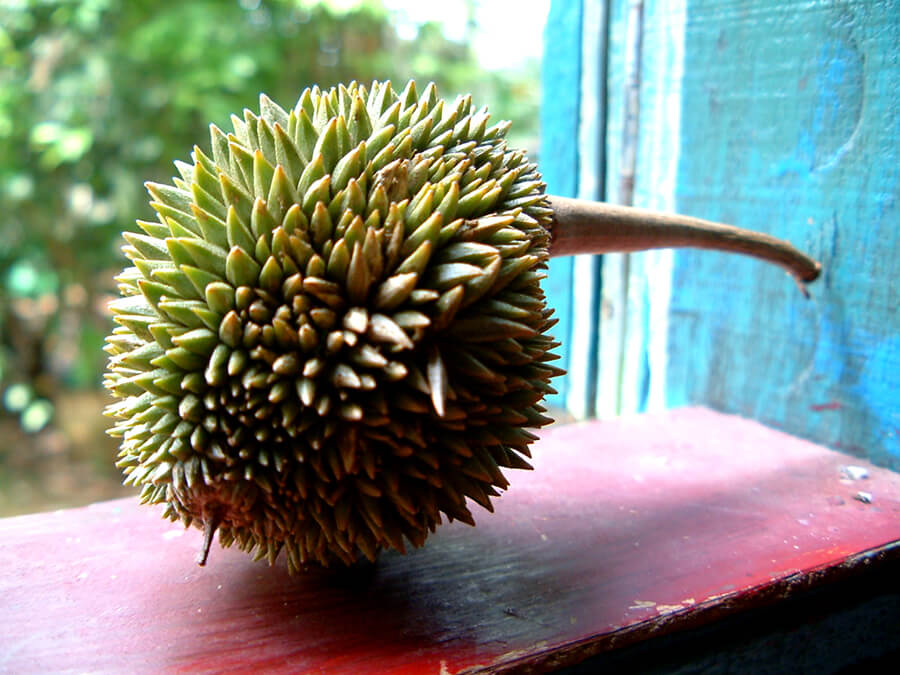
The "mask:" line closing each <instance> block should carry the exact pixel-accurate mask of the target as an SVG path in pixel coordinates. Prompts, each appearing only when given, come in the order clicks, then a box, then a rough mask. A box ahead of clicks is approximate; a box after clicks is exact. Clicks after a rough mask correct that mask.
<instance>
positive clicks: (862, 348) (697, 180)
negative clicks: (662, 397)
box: [666, 0, 900, 468]
mask: <svg viewBox="0 0 900 675" xmlns="http://www.w3.org/2000/svg"><path fill="white" fill-rule="evenodd" d="M687 8H688V11H687V21H686V24H685V32H684V46H685V47H684V59H685V61H684V67H683V73H684V75H683V79H682V81H681V101H682V107H681V131H680V144H681V150H680V164H679V169H678V182H677V188H676V193H675V196H676V203H677V208H678V209H679V210H680V211H682V212H684V213H688V214H691V215H696V216H701V217H706V218H710V219H714V220H721V221H724V222H733V223H737V224H741V225H745V226H748V227H752V228H757V229H761V230H765V231H767V232H771V233H773V234H776V235H778V236H781V237H785V238H788V239H790V240H791V241H793V242H795V243H796V244H797V245H798V246H799V247H801V248H805V249H808V250H810V251H811V252H812V253H813V254H815V255H817V256H819V257H820V259H821V260H822V262H823V264H824V266H825V276H824V279H823V280H822V281H821V282H819V283H818V284H816V285H815V286H813V287H812V289H811V290H812V293H813V296H814V300H813V301H812V302H805V301H804V300H803V299H802V298H801V297H800V295H799V294H798V293H796V291H795V289H794V288H793V287H792V284H791V283H789V282H786V281H785V279H784V276H783V275H782V274H781V273H779V272H778V271H777V270H772V269H768V268H766V267H765V266H763V265H761V264H758V263H756V262H752V261H744V260H735V259H733V258H730V257H726V256H722V255H714V254H706V253H703V254H700V253H696V254H695V253H679V254H678V255H677V257H676V262H675V269H674V277H673V289H674V290H673V294H672V300H671V315H670V321H669V329H668V341H669V345H668V357H669V363H668V374H667V379H666V385H667V401H668V403H669V404H670V405H682V404H685V403H688V402H702V403H704V404H708V405H712V406H714V407H716V408H718V409H721V410H726V411H730V412H737V413H740V414H744V415H748V416H752V417H754V418H756V419H759V420H762V421H765V422H767V423H771V424H774V425H776V426H778V427H781V428H784V429H787V430H789V431H791V432H793V433H798V434H801V435H803V436H805V437H807V438H811V439H815V440H816V441H818V442H822V443H825V444H827V445H829V446H831V447H835V448H842V449H845V450H847V451H850V452H853V453H856V454H859V455H863V456H867V457H869V458H871V459H872V460H874V461H875V462H877V463H879V464H882V465H890V466H893V467H894V468H900V283H898V281H897V279H898V276H900V229H898V228H900V3H898V2H896V1H895V0H889V1H884V0H882V1H870V0H859V1H852V0H847V1H844V2H824V1H822V2H806V1H804V2H800V1H791V2H768V1H766V2H762V1H756V2H748V1H745V0H741V1H735V0H732V1H727V2H723V1H722V0H691V1H690V2H688V3H687Z"/></svg>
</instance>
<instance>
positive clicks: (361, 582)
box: [0, 409, 900, 673]
mask: <svg viewBox="0 0 900 675" xmlns="http://www.w3.org/2000/svg"><path fill="white" fill-rule="evenodd" d="M850 459H851V458H849V457H848V456H846V455H842V454H839V453H835V452H832V451H829V450H826V449H824V448H822V447H820V446H817V445H813V444H811V443H809V442H806V441H802V440H799V439H796V438H793V437H790V436H787V435H785V434H783V433H780V432H777V431H772V430H770V429H767V428H765V427H763V426H761V425H759V424H757V423H755V422H751V421H746V420H742V419H739V418H736V417H730V416H725V415H722V414H719V413H714V412H712V411H709V410H704V409H684V410H679V411H673V412H670V413H666V414H662V415H658V416H648V417H635V418H630V419H622V420H619V421H615V422H608V423H589V424H582V425H574V426H563V427H557V428H554V429H552V430H550V431H547V432H545V433H544V434H543V437H542V439H541V440H540V441H539V442H538V443H537V444H536V448H535V468H536V470H535V471H534V472H516V473H515V475H513V476H511V478H512V487H511V489H510V490H509V492H508V494H506V495H504V496H503V497H502V498H501V499H500V500H498V502H497V509H496V513H495V514H493V515H489V514H487V513H484V512H481V513H480V514H478V515H477V516H476V517H477V520H478V526H477V527H476V528H469V527H466V526H464V525H460V524H453V525H449V526H444V527H442V528H440V529H439V530H438V532H437V534H436V535H434V536H433V538H432V539H431V540H429V542H428V544H427V545H426V546H425V547H424V548H423V549H420V550H417V551H414V552H412V553H411V554H410V555H408V556H405V557H404V556H400V555H395V554H387V555H384V556H382V557H381V558H380V560H379V561H378V562H377V563H376V564H375V565H373V566H367V567H361V568H359V569H356V570H352V571H345V572H342V573H338V572H328V571H322V570H317V569H311V570H309V572H308V573H307V574H305V575H303V576H299V577H294V578H291V577H289V576H288V575H287V571H286V567H285V565H284V563H283V561H279V562H278V563H277V564H276V566H275V567H274V568H273V569H269V568H267V567H266V566H265V564H264V563H253V562H252V561H251V560H250V559H249V558H248V557H247V556H246V555H244V554H243V553H240V552H238V551H235V550H225V551H223V550H221V549H219V548H218V547H216V548H215V549H214V550H213V551H212V554H211V557H210V562H209V565H208V566H207V567H206V568H203V569H200V568H198V567H196V566H195V565H194V564H193V562H192V560H193V556H194V553H195V552H196V549H197V547H198V545H199V540H200V533H199V532H197V531H196V530H189V531H184V530H183V529H182V528H181V527H180V526H177V525H173V524H171V523H169V522H168V521H164V520H162V519H160V517H159V512H158V510H156V509H152V508H145V507H139V506H138V505H137V502H136V500H131V499H126V500H119V501H114V502H105V503H101V504H96V505H93V506H90V507H87V508H82V509H74V510H70V511H60V512H55V513H47V514H37V515H30V516H22V517H18V518H11V519H7V520H2V521H0V569H2V570H3V573H2V575H0V605H2V611H0V671H3V672H40V671H49V672H59V671H71V672H98V671H102V672H129V673H142V672H152V673H156V672H217V673H218V672H237V671H241V672H247V671H252V670H256V671H260V672H267V673H268V672H337V673H360V672H365V673H381V672H391V673H456V672H497V671H503V670H506V669H510V668H516V669H519V670H522V669H525V668H526V667H528V668H546V667H550V666H554V665H561V664H565V663H572V662H575V661H578V660H580V659H582V658H585V657H587V656H590V655H591V654H595V653H599V652H601V651H604V650H609V649H612V648H615V647H621V646H625V645H628V644H633V643H635V642H636V641H639V640H644V639H649V638H651V637H653V636H656V635H662V634H666V633H670V632H671V631H676V630H679V629H682V628H686V627H688V626H694V625H697V624H699V623H703V622H706V621H710V620H712V619H714V618H716V617H720V616H725V615H729V614H733V613H735V612H739V611H741V610H743V609H746V608H749V607H754V606H758V605H760V604H762V603H769V602H774V601H777V600H778V599H780V598H782V597H787V596H790V595H793V594H796V593H798V592H800V591H802V590H804V589H806V588H810V587H814V586H821V585H822V584H826V583H827V582H829V581H831V580H833V579H836V578H840V577H844V576H847V575H853V574H858V573H862V572H864V571H865V570H866V569H872V568H875V567H878V566H883V565H885V564H896V563H897V562H898V561H900V545H898V541H900V476H898V475H897V474H893V473H891V472H889V471H886V470H879V469H875V468H874V467H871V466H869V465H865V464H864V466H867V468H868V470H869V472H870V475H869V477H868V478H867V479H864V480H856V481H852V480H849V479H846V478H844V477H843V476H842V473H841V467H842V466H844V465H845V464H847V462H848V460H850ZM860 490H864V491H866V492H869V493H870V494H871V495H872V503H870V504H864V503H862V502H860V501H858V500H856V499H854V495H855V494H856V493H857V492H858V491H860Z"/></svg>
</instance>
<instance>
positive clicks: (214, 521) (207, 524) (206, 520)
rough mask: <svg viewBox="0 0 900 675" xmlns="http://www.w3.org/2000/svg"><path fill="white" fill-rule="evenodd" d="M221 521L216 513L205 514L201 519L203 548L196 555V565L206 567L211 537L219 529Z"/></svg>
mask: <svg viewBox="0 0 900 675" xmlns="http://www.w3.org/2000/svg"><path fill="white" fill-rule="evenodd" d="M220 523H221V519H220V518H219V517H218V514H217V513H205V514H204V517H203V546H202V547H201V548H200V551H199V552H198V553H197V564H198V565H200V567H203V566H204V565H206V559H207V558H208V557H209V547H210V546H212V540H213V536H214V535H215V533H216V530H217V529H218V528H219V524H220Z"/></svg>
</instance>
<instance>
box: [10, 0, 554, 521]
mask: <svg viewBox="0 0 900 675" xmlns="http://www.w3.org/2000/svg"><path fill="white" fill-rule="evenodd" d="M409 77H415V78H416V79H417V80H424V81H427V80H433V81H435V82H436V83H437V84H438V86H439V88H440V91H441V93H442V94H443V95H445V96H452V95H454V94H456V93H464V92H471V93H473V94H474V96H475V101H476V103H478V104H482V105H483V104H488V103H489V104H490V107H491V110H492V113H493V116H494V117H495V118H508V119H513V121H514V122H515V124H514V127H513V129H514V134H515V136H514V137H513V139H512V140H513V142H517V143H519V144H526V145H527V146H530V147H532V148H533V147H534V145H535V141H534V136H535V135H536V125H537V102H538V96H539V92H538V84H537V82H538V76H537V67H536V66H535V67H534V68H532V69H530V70H528V71H526V72H519V73H512V74H511V73H488V72H484V71H482V70H481V69H479V67H478V64H477V63H476V60H475V58H474V56H473V54H472V51H471V49H470V48H469V46H468V44H467V43H465V42H454V41H450V40H448V39H446V38H445V37H444V35H443V33H442V30H441V27H440V26H439V25H436V24H424V25H422V26H420V27H419V31H418V35H417V36H416V38H415V39H410V40H404V39H401V38H400V37H399V36H398V34H397V31H396V30H395V29H394V26H393V24H392V20H391V15H390V14H389V13H388V12H387V11H386V10H385V9H384V8H383V7H382V6H381V5H380V3H379V2H376V1H373V0H363V1H361V2H349V3H348V2H342V3H339V2H335V1H334V0H332V2H322V3H314V2H309V1H308V0H240V1H237V0H192V1H191V2H185V1H184V0H4V1H3V2H0V392H2V404H3V405H2V412H0V424H2V428H0V513H3V512H4V511H5V512H7V513H8V512H11V511H17V510H28V508H39V507H40V504H38V506H36V507H35V506H34V505H31V504H29V505H27V506H25V507H24V508H20V509H17V508H16V504H10V503H9V502H10V501H15V502H16V503H20V502H21V499H20V497H21V495H20V494H19V493H16V491H15V490H13V489H12V488H11V487H10V485H11V483H10V481H11V479H10V478H9V476H10V474H11V472H12V470H17V471H27V469H28V468H29V467H31V468H32V469H34V473H36V474H37V475H38V478H37V479H36V483H35V484H36V485H37V486H38V488H39V486H40V485H42V484H44V483H46V481H45V480H43V477H41V471H43V468H42V467H41V466H40V463H41V462H44V461H45V460H46V458H47V456H53V457H55V458H56V460H58V459H60V458H61V457H62V458H63V459H65V458H73V457H74V458H77V459H80V460H81V461H83V462H87V463H88V466H90V465H91V464H90V463H91V462H95V461H96V462H97V465H98V466H102V467H104V470H105V471H106V474H107V476H108V475H109V474H110V473H112V470H111V469H109V467H110V466H111V464H112V461H111V458H112V457H113V455H114V452H115V449H114V446H113V444H112V443H111V442H110V441H108V440H106V439H105V437H103V436H102V429H103V427H104V426H105V420H104V419H103V418H102V417H101V407H102V404H103V402H104V399H103V397H102V396H101V395H100V394H99V393H98V389H99V383H100V380H101V375H102V371H103V366H104V361H105V354H103V352H102V351H101V347H102V341H103V337H104V336H105V335H106V334H107V333H108V332H109V330H110V328H111V326H112V323H111V321H110V320H109V318H108V315H107V312H106V309H105V305H106V302H107V300H108V298H109V296H110V294H111V293H112V292H113V291H114V285H113V281H112V279H113V276H114V275H115V273H116V272H117V271H118V269H120V268H121V266H122V263H123V258H122V256H121V254H120V252H119V246H120V244H121V241H120V237H119V233H120V232H121V231H122V230H123V229H130V228H132V223H133V222H134V220H135V219H136V218H145V219H148V218H149V219H152V215H151V211H150V208H149V206H148V205H147V197H146V194H145V192H144V190H143V187H142V185H143V182H144V181H146V180H155V181H161V180H167V179H168V178H169V177H170V176H171V175H172V174H173V167H172V161H173V160H175V159H187V158H188V155H189V153H190V151H191V148H192V147H193V144H194V143H199V144H200V145H202V146H205V145H207V144H208V130H207V126H208V124H209V123H210V122H215V123H216V124H219V125H220V126H224V125H225V124H226V122H227V120H228V117H229V115H230V113H232V112H237V111H240V110H242V109H243V108H245V107H251V108H252V107H255V106H256V105H257V97H258V94H259V92H261V91H264V92H266V93H267V94H268V95H269V96H270V97H271V98H273V99H274V100H276V101H278V102H280V103H282V104H283V105H288V106H289V105H291V104H292V103H293V102H294V101H295V100H296V98H297V96H298V95H299V93H300V92H301V91H302V89H303V88H304V87H306V86H309V85H312V84H314V83H315V84H319V85H320V86H323V87H325V86H330V85H333V84H336V83H338V82H345V81H350V80H358V81H361V82H367V81H370V80H372V79H376V78H377V79H385V78H390V79H392V80H394V81H395V82H402V81H405V80H406V79H408V78H409ZM78 390H81V391H83V392H85V393H84V396H82V399H84V398H88V399H89V400H90V401H91V403H90V405H88V406H86V407H84V409H83V410H82V409H81V408H79V406H78V404H77V403H75V402H74V401H75V399H74V398H73V396H75V395H74V394H73V393H72V392H73V391H75V392H77V391H78ZM62 406H69V407H72V408H78V409H79V410H80V413H81V414H79V415H67V414H65V413H66V411H65V410H63V409H62ZM66 420H69V422H70V423H71V424H74V425H76V427H77V425H86V426H87V427H88V428H89V429H88V431H84V429H79V428H74V429H73V428H65V427H66V424H67V422H66ZM79 443H82V444H84V445H86V446H88V447H87V448H86V449H85V448H82V447H80V446H79ZM97 456H99V457H100V460H95V459H94V458H96V457H97ZM56 460H54V461H56ZM63 466H65V464H64V463H63ZM4 467H6V471H4ZM62 470H63V471H65V470H68V469H62ZM104 470H101V471H100V474H103V473H104ZM70 473H72V472H71V471H70ZM75 473H77V472H75ZM88 473H89V472H88ZM113 475H114V474H113ZM115 480H118V478H117V477H116V478H115ZM64 482H65V481H64ZM76 487H77V485H76ZM105 494H107V493H100V496H104V495H105ZM4 495H5V500H6V502H7V503H4ZM97 497H98V496H97V495H96V494H93V493H91V492H90V491H88V493H87V494H84V493H83V494H82V495H81V496H74V495H73V497H72V499H71V500H69V502H68V503H76V502H78V501H87V500H90V499H94V498H97ZM65 503H67V500H66V498H64V497H60V498H58V499H54V500H53V505H58V504H65Z"/></svg>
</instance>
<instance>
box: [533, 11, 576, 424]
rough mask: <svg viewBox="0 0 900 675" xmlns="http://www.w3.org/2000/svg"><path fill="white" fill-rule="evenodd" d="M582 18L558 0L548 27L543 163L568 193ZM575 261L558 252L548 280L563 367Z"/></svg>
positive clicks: (560, 382) (561, 396)
mask: <svg viewBox="0 0 900 675" xmlns="http://www.w3.org/2000/svg"><path fill="white" fill-rule="evenodd" d="M581 19H582V6H581V0H553V2H551V3H550V12H549V14H548V16H547V24H546V27H545V28H544V59H543V62H542V63H543V72H542V73H541V84H542V90H541V91H542V94H541V149H540V156H539V165H540V170H541V174H542V175H543V178H544V182H545V183H547V190H548V192H551V193H552V194H557V195H561V196H563V197H575V196H576V193H577V190H578V120H579V106H580V91H581V32H582V26H581ZM573 267H574V265H573V262H572V259H571V258H554V259H553V260H551V261H550V269H549V270H548V273H547V280H546V281H545V283H544V290H545V292H546V294H547V302H548V304H549V306H550V307H552V308H553V310H554V312H555V317H556V318H558V319H559V323H558V324H557V325H556V326H555V327H554V328H553V330H552V333H553V335H554V337H555V338H556V339H557V340H558V341H559V342H561V343H562V347H560V348H559V350H558V352H559V353H560V354H561V356H562V358H561V359H560V361H559V367H560V368H564V369H566V370H568V369H569V368H570V365H571V364H570V353H569V344H570V341H571V338H572V322H573V311H574V306H573V301H572V284H573ZM553 386H554V388H556V389H557V391H558V392H559V393H558V394H556V395H555V396H551V397H549V399H548V401H549V403H550V404H551V405H554V406H558V407H560V408H562V407H565V405H566V395H567V393H568V387H569V384H568V378H567V377H561V378H558V379H557V380H555V381H554V383H553Z"/></svg>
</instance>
